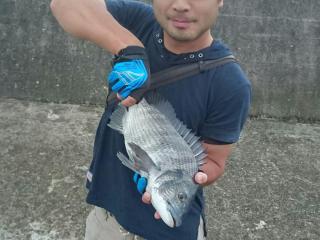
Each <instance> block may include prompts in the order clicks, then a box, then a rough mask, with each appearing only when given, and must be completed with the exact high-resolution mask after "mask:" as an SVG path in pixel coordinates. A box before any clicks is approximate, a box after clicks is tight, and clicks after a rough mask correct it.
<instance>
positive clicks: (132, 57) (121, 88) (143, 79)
mask: <svg viewBox="0 0 320 240" xmlns="http://www.w3.org/2000/svg"><path fill="white" fill-rule="evenodd" d="M112 65H113V69H112V71H111V73H110V74H109V76H108V81H109V87H111V90H112V91H114V92H116V93H118V94H119V95H120V97H121V98H122V99H125V98H127V97H128V96H131V97H133V98H134V99H136V100H137V101H140V100H141V98H142V97H143V94H144V93H145V92H146V89H147V88H148V87H149V85H150V68H149V62H148V57H147V53H146V50H145V48H143V47H139V46H128V47H126V48H124V49H122V50H120V52H119V54H118V55H115V56H114V58H113V60H112Z"/></svg>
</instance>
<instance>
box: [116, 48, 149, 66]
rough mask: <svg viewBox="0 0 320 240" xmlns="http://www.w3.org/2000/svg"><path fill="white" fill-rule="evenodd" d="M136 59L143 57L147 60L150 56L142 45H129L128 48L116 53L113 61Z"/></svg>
mask: <svg viewBox="0 0 320 240" xmlns="http://www.w3.org/2000/svg"><path fill="white" fill-rule="evenodd" d="M134 59H142V60H144V61H147V59H148V56H147V52H146V49H145V48H144V47H140V46H128V47H126V48H123V49H121V50H120V51H119V53H118V54H116V55H114V57H113V59H112V63H113V64H115V63H118V62H123V61H128V60H134Z"/></svg>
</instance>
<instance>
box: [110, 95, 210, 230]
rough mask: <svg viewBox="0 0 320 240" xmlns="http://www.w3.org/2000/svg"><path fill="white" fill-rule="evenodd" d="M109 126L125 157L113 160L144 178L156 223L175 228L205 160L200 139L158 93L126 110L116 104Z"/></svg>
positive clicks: (190, 200)
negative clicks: (119, 138) (120, 140)
mask: <svg viewBox="0 0 320 240" xmlns="http://www.w3.org/2000/svg"><path fill="white" fill-rule="evenodd" d="M108 126H109V127H111V128H112V129H114V130H117V131H118V132H120V133H121V134H123V136H124V144H125V148H126V151H127V155H128V157H127V156H126V155H125V154H124V153H122V152H118V153H117V157H118V158H119V160H120V161H121V162H122V164H123V165H125V166H126V167H128V168H130V169H131V170H133V171H135V172H137V173H139V174H140V175H141V176H142V177H145V178H147V186H146V191H147V192H149V193H150V194H151V204H152V205H153V207H154V208H155V209H156V211H157V212H158V213H159V215H160V217H161V219H162V220H163V221H164V223H165V224H166V225H168V226H169V227H171V228H174V227H178V226H180V225H181V224H182V220H183V216H184V215H185V213H186V212H187V211H188V210H189V209H190V205H191V202H192V200H193V199H194V197H195V194H196V192H197V190H198V188H199V185H198V184H196V183H195V182H194V175H195V174H196V173H197V172H198V171H199V168H200V166H202V165H203V164H204V163H205V158H206V156H207V154H206V152H205V149H204V148H203V146H202V143H201V141H200V137H198V136H196V135H195V134H194V133H193V132H192V131H191V130H190V129H188V128H187V127H186V125H185V124H184V123H183V122H182V121H180V120H179V119H178V118H177V117H176V113H175V110H174V108H173V107H172V105H171V104H170V103H169V101H167V100H166V99H165V98H164V97H163V96H162V95H160V94H159V93H154V94H152V95H151V94H150V95H148V97H144V98H142V100H141V101H140V102H139V103H138V104H135V105H133V106H131V107H129V108H127V107H124V106H123V105H121V104H119V105H118V106H117V108H116V109H115V111H114V112H113V113H112V114H111V116H110V120H109V123H108Z"/></svg>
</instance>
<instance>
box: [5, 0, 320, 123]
mask: <svg viewBox="0 0 320 240" xmlns="http://www.w3.org/2000/svg"><path fill="white" fill-rule="evenodd" d="M49 2H50V0H43V1H36V0H24V1H21V0H20V1H18V0H0V6H1V7H0V53H1V57H0V69H1V71H0V86H1V88H0V96H5V97H13V98H20V99H27V100H41V101H49V102H51V101H54V102H63V103H77V104H78V103H103V102H104V98H105V90H104V88H103V85H104V82H105V76H106V75H107V71H108V69H109V61H110V55H108V54H107V53H106V52H105V51H103V50H101V49H99V48H97V47H95V46H94V45H92V44H89V43H85V42H83V41H80V40H76V39H74V38H72V37H70V36H69V35H67V34H66V33H64V32H63V30H62V29H61V28H60V27H59V26H58V24H57V22H56V21H55V19H54V18H53V17H52V14H51V13H50V10H49ZM147 2H150V1H147ZM214 32H215V35H216V37H217V38H221V39H223V40H224V41H225V42H226V43H227V44H229V45H230V47H231V49H233V50H234V53H235V55H236V56H237V58H238V59H239V60H240V62H241V64H242V65H243V67H244V69H245V70H246V72H247V74H248V76H249V78H250V79H251V80H252V83H253V89H254V94H253V108H252V115H255V116H270V117H276V118H282V119H288V118H290V119H291V118H295V119H300V120H304V121H310V120H317V119H318V120H319V119H320V111H319V109H320V81H319V76H320V68H319V67H318V66H319V64H320V60H319V59H320V1H319V0H304V1H297V0H282V1H270V0H228V1H225V3H224V8H223V9H222V12H221V15H220V18H219V20H218V23H217V26H216V28H215V29H214Z"/></svg>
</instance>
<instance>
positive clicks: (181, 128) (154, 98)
mask: <svg viewBox="0 0 320 240" xmlns="http://www.w3.org/2000/svg"><path fill="white" fill-rule="evenodd" d="M146 100H147V102H148V103H149V104H150V105H153V106H155V107H156V108H157V109H158V110H159V111H160V112H161V113H162V114H164V115H165V116H166V118H167V119H168V120H169V121H170V122H171V124H172V125H173V127H174V128H175V129H176V130H177V132H178V133H179V135H180V136H181V137H182V138H183V139H184V140H185V141H186V143H187V144H188V145H189V146H190V148H191V150H192V152H193V153H194V156H195V158H196V160H197V162H198V165H199V166H200V165H202V164H203V163H204V158H205V157H206V156H207V154H206V153H205V150H204V148H203V147H202V144H201V142H200V141H199V139H200V137H197V136H196V135H195V134H194V133H193V132H192V130H191V129H189V128H187V127H186V125H185V124H184V123H183V122H182V121H180V120H179V119H178V118H177V117H176V113H175V110H174V108H173V107H172V105H171V104H170V103H169V101H168V100H166V99H165V98H164V97H163V96H161V95H160V94H158V93H155V94H152V95H149V96H148V97H147V99H146Z"/></svg>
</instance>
